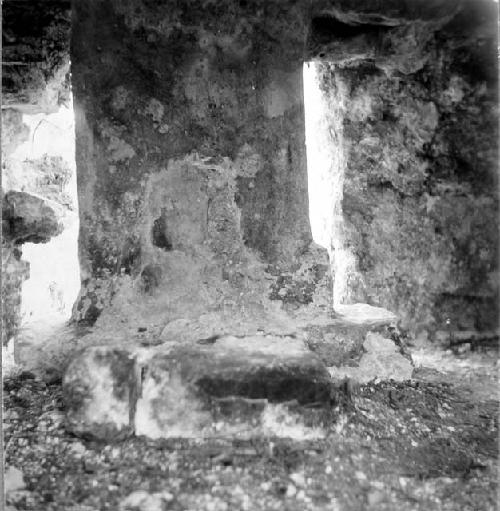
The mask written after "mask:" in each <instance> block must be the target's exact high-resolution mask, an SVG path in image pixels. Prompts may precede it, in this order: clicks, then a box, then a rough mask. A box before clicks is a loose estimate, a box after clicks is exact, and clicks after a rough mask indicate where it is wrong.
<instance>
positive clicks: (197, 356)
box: [63, 335, 341, 441]
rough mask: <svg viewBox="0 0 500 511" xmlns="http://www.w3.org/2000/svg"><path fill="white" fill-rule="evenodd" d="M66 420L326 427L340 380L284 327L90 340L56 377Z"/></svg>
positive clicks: (77, 423) (124, 425)
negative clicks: (140, 341)
mask: <svg viewBox="0 0 500 511" xmlns="http://www.w3.org/2000/svg"><path fill="white" fill-rule="evenodd" d="M63 390H64V400H65V404H66V408H67V426H68V428H69V429H70V430H71V431H72V432H73V433H74V434H76V435H79V436H84V437H93V438H97V439H102V440H108V441H109V440H118V439H121V438H124V437H127V436H129V435H132V434H136V435H144V436H147V437H150V438H167V437H191V438H207V437H214V436H235V435H236V436H239V437H251V436H262V435H269V436H285V437H300V438H308V437H309V438H310V437H318V436H324V435H325V434H326V428H327V426H328V424H330V423H331V418H332V411H333V407H334V405H335V403H336V402H337V400H338V399H339V398H340V396H339V392H341V389H340V387H339V388H336V387H335V386H334V385H333V384H332V380H331V377H330V374H329V372H328V370H327V368H326V366H325V365H324V364H323V362H322V361H321V360H320V359H319V357H318V356H317V355H316V354H314V353H313V352H311V351H310V350H309V349H308V348H307V346H306V345H305V343H304V342H303V341H302V340H301V339H298V338H294V337H291V336H283V337H280V336H271V335H254V336H245V337H234V336H224V337H220V338H212V339H205V340H203V341H199V342H193V343H182V344H180V343H169V344H167V345H162V346H159V347H156V348H147V349H146V348H143V349H137V350H136V351H134V350H125V349H122V348H119V347H109V346H108V347H90V348H87V349H85V350H83V351H82V352H81V353H80V354H79V355H78V356H77V357H75V358H74V359H73V361H72V362H71V364H70V365H69V366H68V368H67V370H66V373H65V375H64V378H63Z"/></svg>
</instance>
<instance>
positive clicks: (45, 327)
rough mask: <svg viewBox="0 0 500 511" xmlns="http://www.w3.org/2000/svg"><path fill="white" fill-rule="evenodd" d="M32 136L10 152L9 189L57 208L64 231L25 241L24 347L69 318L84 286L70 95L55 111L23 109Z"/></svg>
mask: <svg viewBox="0 0 500 511" xmlns="http://www.w3.org/2000/svg"><path fill="white" fill-rule="evenodd" d="M22 123H23V125H24V129H25V130H26V132H28V131H29V135H28V136H27V137H25V141H24V142H23V143H21V144H20V145H18V146H17V147H16V149H15V150H14V151H13V152H12V153H11V154H10V155H9V159H8V163H9V166H10V167H11V171H10V172H9V171H7V172H6V173H5V174H4V180H3V181H4V182H3V188H4V189H5V190H19V191H25V192H27V193H29V194H31V195H35V196H37V197H39V198H40V199H43V200H44V201H45V202H46V203H47V204H48V205H49V207H50V208H51V209H52V210H53V211H54V212H55V213H56V216H57V219H58V221H59V223H60V224H62V232H61V233H60V234H59V235H57V236H54V237H53V238H51V239H50V240H49V241H48V242H46V243H23V244H22V246H21V250H22V259H23V260H24V261H27V262H28V263H29V278H28V279H27V280H25V281H24V283H23V287H22V295H21V324H20V331H19V335H18V336H17V341H18V343H19V345H20V346H23V345H32V344H35V343H36V344H38V343H39V342H41V341H43V340H44V339H47V338H48V337H49V336H50V335H51V334H52V333H53V332H54V331H55V330H56V329H58V328H61V327H63V326H64V325H65V324H66V323H67V322H68V320H69V319H70V318H71V313H72V307H73V304H74V302H75V301H76V298H77V295H78V292H79V289H80V268H79V262H78V231H79V218H78V200H77V184H76V162H75V121H74V112H73V104H72V97H71V94H70V97H69V101H66V102H65V104H61V105H59V109H58V110H57V111H56V112H54V113H23V115H22Z"/></svg>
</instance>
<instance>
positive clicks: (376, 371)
mask: <svg viewBox="0 0 500 511" xmlns="http://www.w3.org/2000/svg"><path fill="white" fill-rule="evenodd" d="M363 348H364V350H365V353H364V354H363V355H362V357H361V359H360V360H359V364H358V365H357V366H355V367H331V368H330V374H331V376H332V377H333V379H334V380H342V379H344V378H349V379H350V380H353V381H354V382H357V383H368V382H369V381H372V380H375V379H378V380H382V381H383V380H394V381H406V380H409V379H410V378H411V376H412V374H413V363H412V361H411V358H409V357H407V356H405V355H403V354H402V353H401V350H400V348H399V347H398V346H397V345H396V344H395V342H394V341H393V340H392V339H387V338H385V337H384V336H383V335H381V334H378V333H375V332H369V333H368V335H367V336H366V340H365V341H364V343H363Z"/></svg>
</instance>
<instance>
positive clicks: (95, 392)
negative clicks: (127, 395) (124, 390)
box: [86, 349, 129, 429]
mask: <svg viewBox="0 0 500 511" xmlns="http://www.w3.org/2000/svg"><path fill="white" fill-rule="evenodd" d="M98 352H99V349H97V350H96V354H97V353H98ZM104 353H105V352H104ZM87 360H88V359H87ZM92 360H95V356H94V357H93V358H92ZM87 371H88V376H87V378H88V381H89V382H91V383H92V390H91V392H92V397H91V399H89V401H88V402H87V409H86V415H87V417H89V418H91V419H92V421H93V422H95V423H96V424H106V423H112V424H114V425H115V426H116V427H117V429H121V428H122V427H126V426H128V425H129V403H128V401H121V400H119V399H117V398H116V396H115V395H114V383H115V381H114V378H113V374H112V372H111V370H110V368H109V367H107V366H103V365H101V364H93V363H92V364H90V363H88V362H87Z"/></svg>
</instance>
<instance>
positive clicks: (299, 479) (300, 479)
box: [290, 472, 306, 486]
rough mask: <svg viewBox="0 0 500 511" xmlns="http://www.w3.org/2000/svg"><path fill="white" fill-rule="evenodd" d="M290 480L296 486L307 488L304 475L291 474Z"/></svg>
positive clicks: (298, 473)
mask: <svg viewBox="0 0 500 511" xmlns="http://www.w3.org/2000/svg"><path fill="white" fill-rule="evenodd" d="M290 479H291V480H292V481H293V482H294V483H295V485H296V486H305V484H306V481H305V478H304V474H301V473H300V472H295V473H293V474H290Z"/></svg>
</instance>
